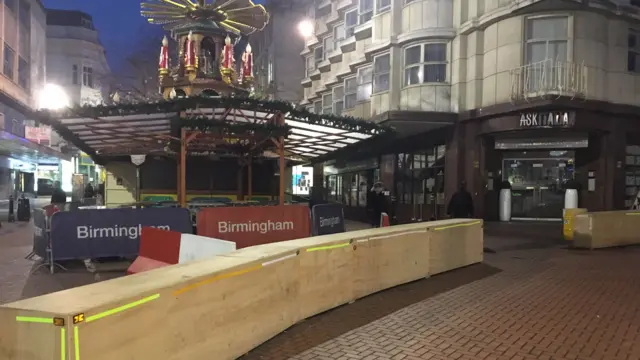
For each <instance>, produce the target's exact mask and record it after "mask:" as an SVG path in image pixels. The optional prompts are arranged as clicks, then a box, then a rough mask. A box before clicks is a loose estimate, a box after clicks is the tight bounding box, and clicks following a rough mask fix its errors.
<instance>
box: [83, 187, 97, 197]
mask: <svg viewBox="0 0 640 360" xmlns="http://www.w3.org/2000/svg"><path fill="white" fill-rule="evenodd" d="M94 196H96V192H95V191H94V190H93V186H92V185H91V184H88V185H87V187H86V188H84V197H85V198H86V199H90V198H92V197H94Z"/></svg>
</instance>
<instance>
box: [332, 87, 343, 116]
mask: <svg viewBox="0 0 640 360" xmlns="http://www.w3.org/2000/svg"><path fill="white" fill-rule="evenodd" d="M342 110H344V86H336V87H334V88H333V113H334V114H336V115H341V114H342Z"/></svg>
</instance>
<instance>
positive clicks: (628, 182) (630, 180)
mask: <svg viewBox="0 0 640 360" xmlns="http://www.w3.org/2000/svg"><path fill="white" fill-rule="evenodd" d="M626 149H627V156H626V158H625V193H624V194H625V200H624V207H625V208H626V209H630V208H631V206H633V203H634V201H635V199H636V195H637V194H638V191H640V146H638V145H629V146H627V148H626Z"/></svg>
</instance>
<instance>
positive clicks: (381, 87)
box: [373, 54, 391, 93]
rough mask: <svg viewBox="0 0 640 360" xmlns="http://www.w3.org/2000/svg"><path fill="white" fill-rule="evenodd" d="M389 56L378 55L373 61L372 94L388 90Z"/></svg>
mask: <svg viewBox="0 0 640 360" xmlns="http://www.w3.org/2000/svg"><path fill="white" fill-rule="evenodd" d="M390 59H391V56H390V55H389V54H385V55H379V56H377V57H375V58H374V59H373V92H374V93H378V92H383V91H388V90H389V71H390V70H391V60H390Z"/></svg>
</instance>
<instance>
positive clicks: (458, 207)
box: [447, 189, 473, 219]
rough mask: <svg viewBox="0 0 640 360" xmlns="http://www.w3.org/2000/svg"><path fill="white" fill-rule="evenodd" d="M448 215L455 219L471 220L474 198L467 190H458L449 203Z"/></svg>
mask: <svg viewBox="0 0 640 360" xmlns="http://www.w3.org/2000/svg"><path fill="white" fill-rule="evenodd" d="M447 214H449V215H450V216H451V217H453V218H457V219H460V218H470V217H473V198H472V197H471V193H469V192H468V191H467V190H464V189H460V190H458V191H457V192H456V193H455V194H453V196H452V197H451V200H450V201H449V206H448V207H447Z"/></svg>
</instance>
